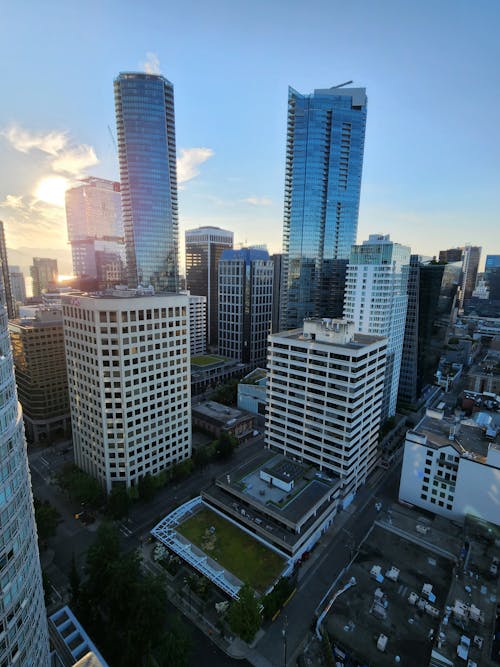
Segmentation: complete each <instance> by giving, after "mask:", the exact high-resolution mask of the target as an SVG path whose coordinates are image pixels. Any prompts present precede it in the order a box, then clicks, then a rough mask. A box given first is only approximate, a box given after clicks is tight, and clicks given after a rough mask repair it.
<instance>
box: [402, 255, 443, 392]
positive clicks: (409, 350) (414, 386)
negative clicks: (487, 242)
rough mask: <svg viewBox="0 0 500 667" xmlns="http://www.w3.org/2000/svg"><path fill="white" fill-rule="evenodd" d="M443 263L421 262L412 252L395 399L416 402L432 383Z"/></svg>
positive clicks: (434, 370) (437, 356)
mask: <svg viewBox="0 0 500 667" xmlns="http://www.w3.org/2000/svg"><path fill="white" fill-rule="evenodd" d="M444 269H445V264H443V263H437V262H428V261H424V260H423V258H422V257H421V256H420V255H411V257H410V267H409V273H408V309H407V313H406V324H405V336H404V342H403V354H402V358H401V372H400V376H399V390H398V399H399V400H401V401H404V402H405V403H409V404H415V403H416V402H417V401H418V399H419V398H420V396H421V393H422V390H423V389H424V387H425V385H427V384H432V382H433V378H434V373H435V372H436V370H437V367H438V363H439V356H440V350H439V348H436V346H435V345H433V341H432V337H433V332H434V327H435V321H436V317H437V315H438V304H439V295H440V292H441V283H442V280H443V274H444Z"/></svg>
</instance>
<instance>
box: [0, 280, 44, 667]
mask: <svg viewBox="0 0 500 667" xmlns="http://www.w3.org/2000/svg"><path fill="white" fill-rule="evenodd" d="M0 480H1V481H0V572H1V583H0V586H1V595H0V665H23V667H24V666H26V667H48V666H49V664H50V660H49V640H48V631H47V619H46V616H45V605H44V601H43V586H42V573H41V570H40V560H39V556H38V545H37V535H36V527H35V518H34V511H33V498H32V495H31V484H30V473H29V469H28V458H27V455H26V441H25V439H24V430H23V416H22V411H21V406H20V405H19V403H18V401H17V394H16V381H15V379H14V368H13V365H12V352H11V348H10V340H9V333H8V330H7V310H6V308H5V290H4V288H3V277H2V273H1V272H0Z"/></svg>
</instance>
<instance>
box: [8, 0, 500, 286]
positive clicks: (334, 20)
mask: <svg viewBox="0 0 500 667" xmlns="http://www.w3.org/2000/svg"><path fill="white" fill-rule="evenodd" d="M499 31H500V3H499V2H498V1H497V0H490V1H486V0H476V1H475V2H472V1H470V0H469V1H467V2H463V1H461V0H453V1H451V0H439V2H435V0H433V1H432V2H429V1H427V0H420V1H419V2H409V1H406V0H397V1H396V0H394V1H393V0H363V1H361V0H350V1H349V2H345V1H342V2H340V1H338V0H309V1H308V2H307V3H306V2H303V0H302V1H300V2H298V1H296V0H274V1H273V0H252V2H249V1H247V0H212V1H211V2H206V0H205V1H201V0H200V1H198V0H196V1H195V0H184V1H183V2H182V3H180V2H176V3H174V2H172V1H168V0H162V1H160V2H156V1H153V0H143V1H142V2H140V3H139V2H130V0H119V1H115V0H99V1H96V0H87V1H86V2H85V3H82V2H80V3H76V2H67V0H65V1H64V2H62V1H59V0H45V1H44V2H43V3H41V2H39V1H38V0H23V1H22V2H19V1H18V0H16V1H15V2H13V1H11V0H4V1H3V2H2V19H1V22H0V80H1V82H2V97H1V100H2V101H1V104H0V219H2V220H3V221H4V225H5V231H6V237H7V246H8V248H9V258H10V263H11V264H21V266H22V268H23V269H24V270H25V271H26V269H27V266H28V265H29V263H30V260H31V257H32V256H33V254H38V255H43V256H48V257H57V258H58V260H59V271H60V273H64V274H69V273H71V259H70V253H69V246H68V244H67V234H66V222H65V213H64V205H63V199H64V188H65V187H67V186H68V185H72V184H74V183H75V182H76V180H77V179H78V178H81V177H83V176H86V175H94V176H100V177H103V178H112V179H119V170H118V159H117V154H116V150H115V146H114V137H115V136H116V128H115V116H114V99H113V79H114V77H115V76H116V75H117V74H118V73H119V72H120V71H141V70H142V71H145V70H146V71H152V72H161V73H162V74H163V75H164V76H165V77H166V78H168V79H169V80H170V81H171V82H172V83H173V84H174V90H175V114H176V135H177V136H176V138H177V150H178V174H179V183H180V192H179V223H180V227H179V229H180V235H179V240H180V250H181V262H182V256H183V249H184V231H185V230H186V229H190V228H194V227H198V226H201V225H216V226H220V227H223V228H226V229H231V230H233V231H234V232H235V242H236V245H237V246H238V245H240V244H245V245H251V244H263V243H265V244H267V246H268V248H269V250H270V251H271V252H279V251H280V249H281V240H282V227H283V186H284V173H285V142H286V114H287V95H288V86H289V85H290V86H292V87H293V88H295V89H296V90H298V91H300V92H302V93H310V92H312V91H313V90H314V89H315V88H327V87H330V86H333V85H337V84H340V83H342V82H344V81H347V80H353V81H354V85H356V86H364V87H366V89H367V95H368V120H367V129H366V142H365V158H364V168H363V178H362V186H361V204H360V215H359V226H358V242H361V241H362V240H363V239H366V238H367V237H368V235H369V234H370V233H389V234H391V238H392V239H393V240H394V241H397V242H399V243H403V244H405V245H409V246H411V248H412V252H414V253H420V254H424V255H431V256H432V255H436V254H437V253H438V252H439V250H440V249H444V248H448V247H454V246H458V245H463V244H464V243H472V244H474V245H480V246H482V247H483V258H484V256H485V255H486V254H500V122H499V112H498V110H499V108H500V69H499V66H498V63H499V62H500V40H499V39H498V34H499Z"/></svg>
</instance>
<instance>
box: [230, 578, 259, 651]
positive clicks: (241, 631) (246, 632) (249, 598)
mask: <svg viewBox="0 0 500 667" xmlns="http://www.w3.org/2000/svg"><path fill="white" fill-rule="evenodd" d="M238 596H239V599H238V600H235V601H234V602H233V603H232V604H231V606H230V608H229V613H228V621H229V626H230V628H231V630H232V631H233V632H234V633H235V634H237V635H238V636H239V637H241V638H242V639H243V640H244V641H246V642H247V643H250V642H252V641H253V638H254V637H255V635H256V633H257V630H258V629H259V628H260V624H261V617H260V610H259V602H258V601H257V599H256V598H255V594H254V592H253V590H252V589H251V588H250V586H249V585H248V584H245V585H244V586H242V587H241V588H240V591H239V593H238Z"/></svg>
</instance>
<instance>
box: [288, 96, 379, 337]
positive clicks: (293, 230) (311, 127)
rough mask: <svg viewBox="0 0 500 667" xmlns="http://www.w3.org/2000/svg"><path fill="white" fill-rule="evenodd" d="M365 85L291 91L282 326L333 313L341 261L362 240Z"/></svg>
mask: <svg viewBox="0 0 500 667" xmlns="http://www.w3.org/2000/svg"><path fill="white" fill-rule="evenodd" d="M366 102H367V100H366V93H365V89H364V88H329V89H326V90H315V91H314V93H313V94H311V95H302V94H300V93H298V92H297V91H295V90H293V88H290V89H289V93H288V133H287V153H286V177H285V212H284V229H283V252H284V255H285V266H284V271H283V283H282V297H281V298H282V307H281V313H282V322H281V327H282V328H284V329H290V328H294V327H299V326H302V320H303V319H304V317H311V316H314V317H324V316H325V317H326V316H330V317H331V316H332V313H331V312H328V311H330V309H331V294H330V293H331V282H332V276H335V275H336V274H337V273H338V266H337V260H345V259H348V258H349V253H350V250H351V246H352V245H353V244H354V243H355V242H356V231H357V226H358V209H359V196H360V188H361V171H362V166H363V150H364V141H365V126H366Z"/></svg>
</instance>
